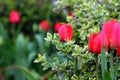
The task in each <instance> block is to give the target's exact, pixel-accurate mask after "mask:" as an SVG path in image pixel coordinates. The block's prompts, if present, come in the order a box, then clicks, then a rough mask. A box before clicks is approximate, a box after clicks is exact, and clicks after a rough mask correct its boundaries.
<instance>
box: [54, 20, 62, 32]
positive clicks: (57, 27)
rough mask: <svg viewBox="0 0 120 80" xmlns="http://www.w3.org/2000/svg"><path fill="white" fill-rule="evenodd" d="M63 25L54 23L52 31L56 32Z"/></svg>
mask: <svg viewBox="0 0 120 80" xmlns="http://www.w3.org/2000/svg"><path fill="white" fill-rule="evenodd" d="M62 24H63V23H60V22H56V23H55V25H54V31H56V32H58V29H59V28H60V27H61V25H62Z"/></svg>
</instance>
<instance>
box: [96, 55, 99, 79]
mask: <svg viewBox="0 0 120 80" xmlns="http://www.w3.org/2000/svg"><path fill="white" fill-rule="evenodd" d="M96 80H99V64H98V55H96Z"/></svg>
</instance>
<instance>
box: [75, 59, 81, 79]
mask: <svg viewBox="0 0 120 80" xmlns="http://www.w3.org/2000/svg"><path fill="white" fill-rule="evenodd" d="M77 70H78V58H77V57H75V74H76V75H77V77H78V80H80V79H79V74H78V72H77Z"/></svg>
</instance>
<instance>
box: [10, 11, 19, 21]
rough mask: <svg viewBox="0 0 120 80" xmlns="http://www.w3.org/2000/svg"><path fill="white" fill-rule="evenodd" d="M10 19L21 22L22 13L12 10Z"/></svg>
mask: <svg viewBox="0 0 120 80" xmlns="http://www.w3.org/2000/svg"><path fill="white" fill-rule="evenodd" d="M9 21H10V23H19V22H20V15H19V13H18V12H17V11H15V10H14V11H11V12H10V14H9Z"/></svg>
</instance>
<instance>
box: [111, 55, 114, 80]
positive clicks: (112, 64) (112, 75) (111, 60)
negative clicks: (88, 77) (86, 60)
mask: <svg viewBox="0 0 120 80" xmlns="http://www.w3.org/2000/svg"><path fill="white" fill-rule="evenodd" d="M110 76H111V79H112V80H113V76H114V74H113V54H112V53H110Z"/></svg>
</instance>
